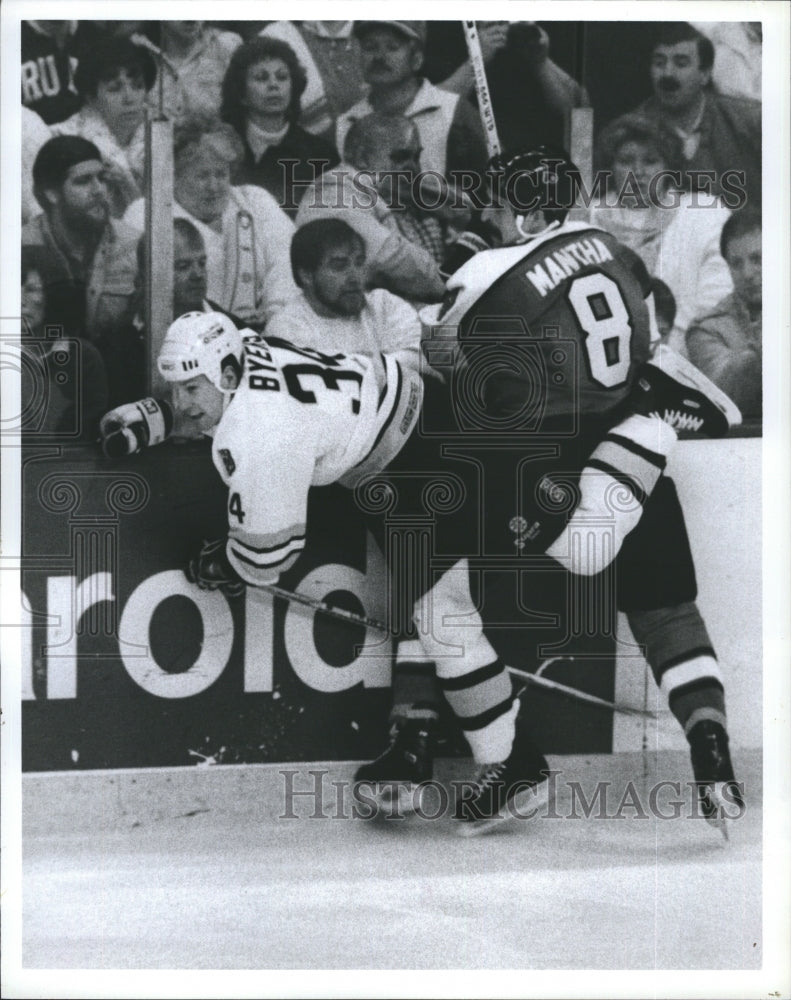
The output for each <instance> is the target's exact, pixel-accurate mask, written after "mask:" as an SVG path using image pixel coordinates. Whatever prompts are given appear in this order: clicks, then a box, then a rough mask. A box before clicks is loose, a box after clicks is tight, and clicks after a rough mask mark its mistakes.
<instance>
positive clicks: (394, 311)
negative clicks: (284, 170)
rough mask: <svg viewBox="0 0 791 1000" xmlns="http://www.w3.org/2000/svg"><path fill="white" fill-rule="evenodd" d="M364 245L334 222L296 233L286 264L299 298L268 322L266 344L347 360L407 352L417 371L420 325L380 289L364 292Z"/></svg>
mask: <svg viewBox="0 0 791 1000" xmlns="http://www.w3.org/2000/svg"><path fill="white" fill-rule="evenodd" d="M365 249H366V248H365V243H364V241H363V239H362V237H361V236H360V235H359V234H358V233H356V232H355V231H354V229H353V228H352V227H351V226H349V225H347V224H346V223H345V222H343V221H341V220H340V219H317V220H315V221H314V222H309V223H307V224H306V225H304V226H302V227H301V228H299V229H298V230H297V231H296V233H295V234H294V239H293V240H292V243H291V261H292V266H293V269H294V280H295V281H296V283H297V285H298V286H299V288H300V292H299V294H298V295H297V296H296V297H295V298H293V299H291V300H290V301H289V302H287V303H286V305H285V306H284V307H283V308H282V309H281V310H280V312H279V313H277V315H276V316H273V317H272V319H271V320H270V321H269V323H268V325H267V328H266V336H267V339H270V338H272V337H279V338H281V339H283V340H289V341H291V342H292V343H294V344H300V345H302V344H307V345H309V346H310V347H313V348H317V349H319V350H322V351H324V350H332V351H343V352H344V353H347V354H370V355H373V354H379V353H380V352H382V351H407V352H409V353H410V354H411V355H413V356H414V366H415V367H416V368H417V366H418V358H419V350H420V320H419V319H418V315H417V313H416V312H415V310H414V309H413V308H412V306H410V305H409V304H408V303H407V302H405V301H404V300H403V299H401V298H399V297H398V296H397V295H392V294H391V293H390V292H388V291H386V290H385V289H384V288H375V289H373V290H372V291H370V292H366V290H365Z"/></svg>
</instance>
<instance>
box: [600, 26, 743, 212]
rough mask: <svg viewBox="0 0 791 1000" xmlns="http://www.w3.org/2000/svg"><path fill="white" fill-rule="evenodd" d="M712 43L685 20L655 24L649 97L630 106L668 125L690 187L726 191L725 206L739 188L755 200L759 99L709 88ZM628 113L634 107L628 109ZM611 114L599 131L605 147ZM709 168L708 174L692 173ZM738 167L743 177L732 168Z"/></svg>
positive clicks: (739, 198)
mask: <svg viewBox="0 0 791 1000" xmlns="http://www.w3.org/2000/svg"><path fill="white" fill-rule="evenodd" d="M713 66H714V46H713V45H712V43H711V41H710V40H709V39H708V38H706V37H705V36H704V35H702V34H701V33H700V32H699V31H696V30H695V28H693V27H692V25H690V24H687V23H686V22H678V23H673V22H671V23H668V24H662V25H661V26H660V30H659V34H658V36H657V40H656V43H655V44H654V47H653V50H652V53H651V65H650V74H651V85H652V88H653V96H652V97H649V98H648V99H647V100H646V101H643V103H642V104H641V105H639V106H638V107H637V108H636V109H635V111H636V112H637V113H638V114H640V115H642V116H643V117H645V118H648V119H649V120H651V121H653V122H656V123H659V122H661V123H662V124H663V125H665V126H666V127H669V128H672V129H673V130H674V131H675V132H676V133H677V134H678V135H679V136H680V138H681V140H682V142H683V158H684V162H683V167H684V168H685V170H686V173H687V183H688V184H689V185H690V186H691V189H692V190H707V191H711V192H712V193H713V194H726V195H728V196H729V197H730V198H731V199H736V200H734V201H732V202H729V204H728V206H727V207H729V208H736V207H739V205H740V201H741V202H742V203H743V195H742V194H741V192H742V191H744V190H746V191H747V194H748V197H749V198H750V199H751V200H753V199H755V200H757V202H758V204H760V188H761V104H760V101H755V100H752V99H750V98H747V97H733V96H730V95H725V94H718V93H715V92H714V91H713V90H712V88H711V74H712V69H713ZM630 113H631V114H633V113H634V112H630ZM620 122H621V118H617V119H616V120H615V121H614V122H610V124H609V125H608V126H607V127H606V128H605V129H604V130H603V131H602V133H601V135H600V137H599V145H600V146H603V147H605V148H606V146H607V143H608V138H609V136H610V133H611V132H612V131H613V130H614V129H616V128H618V127H619V125H620ZM700 171H709V172H712V173H713V176H703V175H700V174H699V173H698V174H697V175H696V172H700ZM734 171H735V172H740V173H741V172H743V174H744V179H743V180H742V178H741V177H739V176H737V175H736V174H734V173H733V172H734Z"/></svg>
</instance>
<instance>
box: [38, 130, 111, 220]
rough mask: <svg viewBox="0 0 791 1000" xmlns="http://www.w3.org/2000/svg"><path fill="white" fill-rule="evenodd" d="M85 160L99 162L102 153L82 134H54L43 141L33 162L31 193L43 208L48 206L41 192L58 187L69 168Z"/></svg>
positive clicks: (64, 178)
mask: <svg viewBox="0 0 791 1000" xmlns="http://www.w3.org/2000/svg"><path fill="white" fill-rule="evenodd" d="M85 160H98V161H99V162H100V163H101V161H102V154H101V153H100V152H99V150H98V149H97V148H96V146H94V144H93V143H92V142H88V140H87V139H83V138H82V136H79V135H56V136H55V137H54V138H52V139H48V140H47V141H46V142H45V143H44V145H43V146H42V147H41V149H40V150H39V151H38V156H37V157H36V162H35V163H34V164H33V193H34V194H35V196H36V201H37V202H38V203H39V205H41V207H42V208H43V209H44V210H46V209H47V208H48V203H47V201H46V199H45V198H44V194H43V192H44V191H45V190H46V189H48V188H59V187H60V186H61V184H62V183H63V182H64V181H65V180H66V176H67V174H68V172H69V170H71V168H72V167H73V166H76V164H78V163H83V162H84V161H85Z"/></svg>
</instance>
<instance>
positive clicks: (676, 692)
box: [628, 601, 726, 733]
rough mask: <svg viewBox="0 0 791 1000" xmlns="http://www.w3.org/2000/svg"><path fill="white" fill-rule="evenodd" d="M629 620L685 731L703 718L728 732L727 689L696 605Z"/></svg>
mask: <svg viewBox="0 0 791 1000" xmlns="http://www.w3.org/2000/svg"><path fill="white" fill-rule="evenodd" d="M628 619H629V626H630V627H631V629H632V633H633V634H634V637H635V639H636V640H637V642H638V643H640V644H641V645H643V646H644V647H645V656H646V659H647V660H648V663H649V665H650V667H651V670H652V672H653V674H654V678H655V679H656V682H657V684H658V685H659V687H660V688H661V690H662V691H663V692H664V694H665V695H666V697H667V701H668V707H669V708H670V711H671V712H672V713H673V715H675V717H676V718H677V719H678V721H679V723H680V724H681V727H682V729H683V730H684V732H685V733H689V731H690V729H691V728H692V727H693V726H694V725H695V723H696V722H700V720H701V719H711V720H713V721H715V722H719V723H720V724H721V725H722V726H723V727H724V726H725V725H726V716H725V685H724V682H723V677H722V672H721V671H720V667H719V664H718V663H717V657H716V654H715V652H714V648H713V646H712V644H711V640H710V639H709V634H708V632H707V631H706V626H705V624H704V622H703V619H702V618H701V615H700V611H698V606H697V604H696V603H695V602H694V601H687V602H685V603H684V604H678V605H676V606H675V607H671V608H659V609H656V610H653V611H632V612H630V613H629V615H628Z"/></svg>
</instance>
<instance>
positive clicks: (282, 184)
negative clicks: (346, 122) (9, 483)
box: [220, 37, 338, 216]
mask: <svg viewBox="0 0 791 1000" xmlns="http://www.w3.org/2000/svg"><path fill="white" fill-rule="evenodd" d="M305 82H306V78H305V71H304V69H303V68H302V66H301V65H300V63H299V62H298V60H297V57H296V56H295V55H294V50H293V49H292V48H291V47H290V46H289V45H287V44H286V43H285V42H281V41H280V40H279V39H277V38H266V37H259V38H253V39H251V40H250V41H249V42H245V43H244V44H243V45H241V46H240V47H239V48H238V49H237V50H236V52H234V54H233V56H232V57H231V62H230V65H229V66H228V71H227V73H226V74H225V79H224V80H223V84H222V108H221V111H220V117H221V118H222V119H223V121H226V122H228V124H229V125H232V126H233V127H234V128H235V129H236V132H237V133H238V135H239V138H240V139H241V141H242V145H243V146H244V159H243V161H242V163H241V164H240V166H239V169H238V171H237V174H236V181H237V182H238V183H240V184H257V185H258V186H259V187H262V188H265V189H266V190H267V191H269V192H270V194H272V195H273V196H274V197H275V198H276V199H277V202H278V204H279V205H280V206H281V208H283V209H284V211H286V212H288V214H289V215H291V216H294V215H296V212H297V192H299V187H298V188H297V190H296V191H295V187H294V185H295V182H296V183H297V185H299V186H301V185H304V184H306V183H310V182H311V181H313V180H315V179H316V177H317V176H318V174H320V173H321V171H322V170H324V169H326V168H327V167H332V166H335V164H336V163H337V162H338V153H337V151H336V149H335V147H334V146H333V145H332V143H331V142H328V141H327V140H326V139H322V138H321V137H320V136H315V135H311V134H310V132H306V131H305V129H303V128H301V126H300V125H298V124H297V123H298V120H299V114H300V98H301V97H302V94H303V93H304V91H305ZM283 161H289V162H283ZM300 193H301V192H300Z"/></svg>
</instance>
